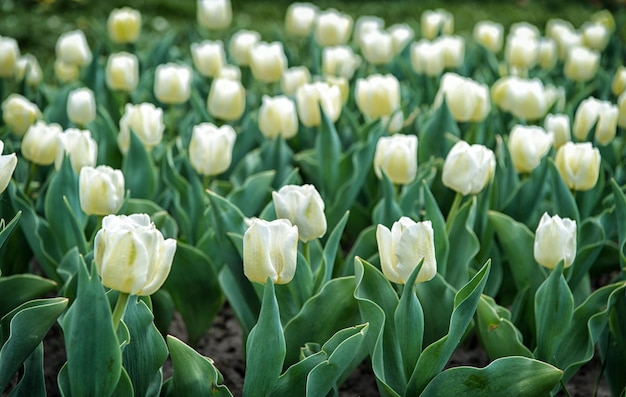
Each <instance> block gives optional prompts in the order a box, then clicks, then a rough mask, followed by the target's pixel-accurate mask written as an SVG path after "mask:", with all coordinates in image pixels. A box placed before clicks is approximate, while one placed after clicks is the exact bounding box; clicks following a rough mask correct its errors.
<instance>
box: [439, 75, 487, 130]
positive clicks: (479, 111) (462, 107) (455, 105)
mask: <svg viewBox="0 0 626 397" xmlns="http://www.w3.org/2000/svg"><path fill="white" fill-rule="evenodd" d="M444 98H445V99H446V103H447V104H448V108H449V109H450V112H451V113H452V116H453V117H454V119H455V120H456V121H461V122H466V121H482V120H484V119H485V117H487V114H488V113H489V110H491V102H490V100H489V89H488V88H487V86H486V85H485V84H480V83H478V82H476V81H474V80H472V79H470V78H467V77H462V76H459V75H458V74H456V73H446V74H444V75H443V77H442V78H441V82H440V83H439V90H438V91H437V94H436V95H435V100H434V103H433V108H438V107H439V106H440V105H441V104H442V103H443V99H444Z"/></svg>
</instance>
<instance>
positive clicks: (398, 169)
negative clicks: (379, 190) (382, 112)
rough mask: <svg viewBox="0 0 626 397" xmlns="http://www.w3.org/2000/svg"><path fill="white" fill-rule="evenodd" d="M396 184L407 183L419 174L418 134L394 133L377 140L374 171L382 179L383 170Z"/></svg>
mask: <svg viewBox="0 0 626 397" xmlns="http://www.w3.org/2000/svg"><path fill="white" fill-rule="evenodd" d="M383 171H384V172H385V175H387V177H388V178H389V180H390V181H391V182H392V183H394V184H396V185H406V184H409V183H411V182H413V180H414V179H415V175H416V174H417V136H415V135H402V134H394V135H391V136H383V137H380V138H379V139H378V142H376V152H375V154H374V172H375V173H376V176H377V177H378V179H382V177H383V175H382V172H383Z"/></svg>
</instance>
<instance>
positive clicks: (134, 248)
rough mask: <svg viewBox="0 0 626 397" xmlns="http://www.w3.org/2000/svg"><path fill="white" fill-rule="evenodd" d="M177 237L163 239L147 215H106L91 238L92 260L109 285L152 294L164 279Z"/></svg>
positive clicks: (130, 291) (128, 290) (135, 293)
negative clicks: (100, 226) (94, 235)
mask: <svg viewBox="0 0 626 397" xmlns="http://www.w3.org/2000/svg"><path fill="white" fill-rule="evenodd" d="M175 252H176V240H174V239H171V238H168V239H167V240H165V239H164V238H163V234H161V232H160V231H159V230H158V229H157V228H156V227H155V226H154V223H152V222H151V221H150V217H149V216H148V215H147V214H132V215H129V216H126V215H107V216H105V217H104V218H103V219H102V229H100V230H99V231H98V233H96V237H95V239H94V253H93V255H94V263H95V265H96V270H97V271H98V274H99V275H100V277H101V278H102V284H103V285H104V286H106V287H108V288H111V289H114V290H117V291H120V292H124V293H127V294H132V295H141V296H147V295H152V294H154V293H155V292H156V291H157V290H158V289H159V288H161V285H163V283H164V282H165V279H167V276H168V274H169V272H170V269H171V267H172V261H173V260H174V254H175Z"/></svg>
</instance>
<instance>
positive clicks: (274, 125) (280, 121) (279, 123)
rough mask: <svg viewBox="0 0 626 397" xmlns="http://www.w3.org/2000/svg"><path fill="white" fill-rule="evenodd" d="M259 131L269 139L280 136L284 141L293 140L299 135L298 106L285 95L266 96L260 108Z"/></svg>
mask: <svg viewBox="0 0 626 397" xmlns="http://www.w3.org/2000/svg"><path fill="white" fill-rule="evenodd" d="M259 129H260V130H261V133H262V134H263V136H265V137H266V138H268V139H273V138H276V137H277V136H279V135H280V136H282V137H283V138H284V139H289V138H293V137H294V136H296V134H297V133H298V114H297V113H296V105H295V104H294V103H293V102H292V101H291V99H289V98H287V97H286V96H284V95H279V96H275V97H269V96H267V95H264V96H263V103H262V104H261V107H260V108H259Z"/></svg>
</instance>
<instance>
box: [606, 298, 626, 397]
mask: <svg viewBox="0 0 626 397" xmlns="http://www.w3.org/2000/svg"><path fill="white" fill-rule="evenodd" d="M607 306H608V311H609V332H608V335H607V334H605V335H604V336H605V337H603V338H601V339H600V341H601V342H602V343H601V344H600V352H601V353H602V355H603V356H604V362H605V363H606V367H605V371H606V379H607V381H608V383H609V387H610V388H611V393H612V394H613V395H614V396H617V395H620V394H621V393H622V392H623V391H624V389H626V378H625V377H624V366H626V289H625V288H619V289H617V290H615V291H614V292H613V293H611V296H610V297H609V301H608V304H607Z"/></svg>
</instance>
